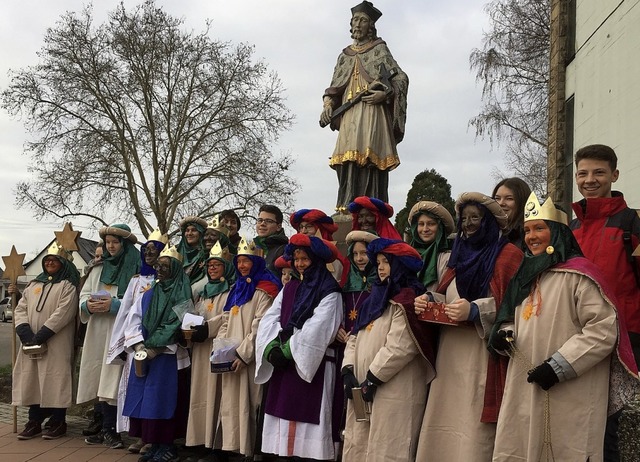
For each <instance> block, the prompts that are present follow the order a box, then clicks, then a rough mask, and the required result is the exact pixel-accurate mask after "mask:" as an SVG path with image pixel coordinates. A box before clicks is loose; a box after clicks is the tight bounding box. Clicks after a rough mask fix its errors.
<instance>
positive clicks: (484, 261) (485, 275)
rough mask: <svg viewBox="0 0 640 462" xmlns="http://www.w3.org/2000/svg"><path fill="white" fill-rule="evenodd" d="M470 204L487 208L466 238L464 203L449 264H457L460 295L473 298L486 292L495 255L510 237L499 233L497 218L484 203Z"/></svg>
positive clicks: (451, 266) (482, 295) (484, 295)
mask: <svg viewBox="0 0 640 462" xmlns="http://www.w3.org/2000/svg"><path fill="white" fill-rule="evenodd" d="M467 205H476V206H477V207H478V208H480V209H481V210H483V211H484V216H483V217H482V221H481V223H480V228H479V229H478V230H477V231H476V232H475V233H474V234H472V235H471V236H470V237H468V238H467V237H465V236H464V235H463V233H462V218H461V217H462V210H463V209H464V207H463V208H462V209H460V217H458V235H457V236H456V240H455V241H454V243H453V250H452V251H451V258H449V263H448V264H447V266H448V267H449V268H455V271H456V285H457V287H458V293H459V294H460V297H461V298H466V299H467V300H469V301H473V300H477V299H478V298H482V297H486V296H487V293H488V291H489V282H490V281H491V277H492V275H493V270H494V268H495V263H496V259H497V258H498V255H499V254H500V251H501V250H502V248H503V247H504V246H505V245H506V244H507V242H508V240H507V238H506V237H505V236H501V235H500V227H499V226H498V222H497V221H496V219H495V217H494V216H493V214H492V213H491V212H490V211H489V210H488V209H487V208H486V207H485V206H484V205H482V204H479V203H477V202H467V203H466V204H465V205H464V206H465V207H466V206H467Z"/></svg>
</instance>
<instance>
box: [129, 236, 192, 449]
mask: <svg viewBox="0 0 640 462" xmlns="http://www.w3.org/2000/svg"><path fill="white" fill-rule="evenodd" d="M156 271H157V281H155V282H154V283H153V284H152V285H151V288H150V289H149V290H147V291H146V292H145V293H144V294H143V295H142V297H140V298H138V300H137V301H136V303H135V305H134V307H133V309H132V310H131V316H130V317H129V323H128V329H127V335H126V340H125V347H126V349H127V352H134V351H135V353H136V355H138V356H137V359H136V360H135V361H141V362H142V361H143V362H144V365H143V364H141V363H138V364H137V366H138V368H137V369H136V365H132V371H131V373H130V374H129V383H128V386H127V396H126V399H125V402H124V406H123V414H124V415H125V416H128V417H129V435H130V436H135V437H139V438H142V441H144V442H145V443H151V449H149V451H148V452H147V453H145V454H144V456H142V458H141V459H140V460H143V461H144V460H162V461H167V462H168V461H177V460H179V457H178V454H177V448H176V446H175V444H174V441H175V439H177V438H182V437H184V436H185V433H186V423H187V414H186V411H187V409H188V402H187V399H188V396H189V375H188V374H189V372H188V369H187V368H188V367H189V365H190V362H189V355H188V353H187V351H186V349H185V348H182V347H181V346H180V345H179V344H178V342H179V341H180V340H181V338H182V336H181V332H180V324H181V322H180V314H181V313H184V312H186V311H187V310H188V308H189V306H190V305H191V307H192V302H191V286H190V284H189V277H188V276H187V275H186V274H185V273H184V271H183V267H182V255H180V253H178V251H177V250H176V248H175V247H174V246H167V247H166V248H165V249H164V250H163V251H162V252H161V253H160V257H159V258H158V262H157V263H156ZM140 366H142V367H140ZM140 369H143V370H142V371H140ZM134 370H135V371H136V372H134Z"/></svg>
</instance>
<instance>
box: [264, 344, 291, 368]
mask: <svg viewBox="0 0 640 462" xmlns="http://www.w3.org/2000/svg"><path fill="white" fill-rule="evenodd" d="M267 361H269V362H270V363H271V364H272V365H273V368H274V369H276V370H284V369H286V368H287V367H289V363H290V362H291V360H290V359H287V357H286V356H285V355H284V353H283V352H282V349H281V348H280V347H275V348H273V349H272V350H271V352H270V353H269V357H268V358H267Z"/></svg>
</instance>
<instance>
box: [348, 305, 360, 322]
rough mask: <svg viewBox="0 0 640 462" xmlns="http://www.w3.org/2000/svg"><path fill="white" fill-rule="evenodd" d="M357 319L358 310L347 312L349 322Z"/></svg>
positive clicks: (353, 309)
mask: <svg viewBox="0 0 640 462" xmlns="http://www.w3.org/2000/svg"><path fill="white" fill-rule="evenodd" d="M357 317H358V310H356V309H355V308H351V311H349V320H350V321H355V320H356V318H357Z"/></svg>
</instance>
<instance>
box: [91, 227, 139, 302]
mask: <svg viewBox="0 0 640 462" xmlns="http://www.w3.org/2000/svg"><path fill="white" fill-rule="evenodd" d="M114 237H117V238H118V240H119V241H120V243H122V247H121V248H120V251H119V252H118V253H117V254H115V255H108V253H109V252H106V251H105V254H107V255H108V256H106V257H103V258H102V271H101V273H100V282H102V283H103V284H105V285H108V286H111V285H116V286H118V298H122V297H123V296H124V293H125V292H126V290H127V286H128V285H129V281H130V280H131V278H132V277H133V276H134V275H136V274H138V273H139V271H140V252H139V251H138V249H136V247H135V246H134V245H133V243H131V241H130V240H129V239H125V238H123V237H120V236H115V235H114Z"/></svg>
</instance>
